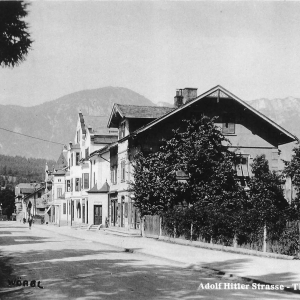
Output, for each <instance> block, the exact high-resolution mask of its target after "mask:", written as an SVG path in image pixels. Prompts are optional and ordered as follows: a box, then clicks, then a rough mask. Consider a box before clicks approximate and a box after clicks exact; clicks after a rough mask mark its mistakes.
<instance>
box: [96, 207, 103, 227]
mask: <svg viewBox="0 0 300 300" xmlns="http://www.w3.org/2000/svg"><path fill="white" fill-rule="evenodd" d="M100 224H102V205H94V225H100Z"/></svg>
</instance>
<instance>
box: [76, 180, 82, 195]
mask: <svg viewBox="0 0 300 300" xmlns="http://www.w3.org/2000/svg"><path fill="white" fill-rule="evenodd" d="M80 180H81V178H75V192H79V191H80V190H81V188H80V186H81V184H80Z"/></svg>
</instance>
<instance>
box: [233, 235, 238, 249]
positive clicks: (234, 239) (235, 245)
mask: <svg viewBox="0 0 300 300" xmlns="http://www.w3.org/2000/svg"><path fill="white" fill-rule="evenodd" d="M233 247H234V248H237V236H236V234H234V237H233Z"/></svg>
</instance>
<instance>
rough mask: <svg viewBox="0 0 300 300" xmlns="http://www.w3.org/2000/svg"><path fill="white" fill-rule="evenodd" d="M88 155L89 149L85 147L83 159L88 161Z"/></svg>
mask: <svg viewBox="0 0 300 300" xmlns="http://www.w3.org/2000/svg"><path fill="white" fill-rule="evenodd" d="M89 155H90V153H89V147H87V148H86V149H85V159H88V157H89Z"/></svg>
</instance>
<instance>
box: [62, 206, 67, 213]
mask: <svg viewBox="0 0 300 300" xmlns="http://www.w3.org/2000/svg"><path fill="white" fill-rule="evenodd" d="M66 213H67V204H66V203H64V204H63V214H64V215H65V214H66Z"/></svg>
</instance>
